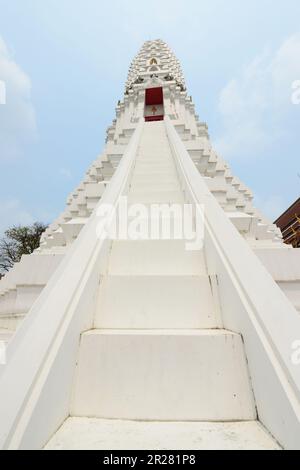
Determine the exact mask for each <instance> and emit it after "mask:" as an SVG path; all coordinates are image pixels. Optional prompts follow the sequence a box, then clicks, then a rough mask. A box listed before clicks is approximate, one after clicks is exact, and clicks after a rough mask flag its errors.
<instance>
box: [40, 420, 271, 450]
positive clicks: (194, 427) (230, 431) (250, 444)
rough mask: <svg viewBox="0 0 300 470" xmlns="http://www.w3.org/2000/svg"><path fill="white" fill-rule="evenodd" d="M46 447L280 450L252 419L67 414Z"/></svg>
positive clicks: (77, 448)
mask: <svg viewBox="0 0 300 470" xmlns="http://www.w3.org/2000/svg"><path fill="white" fill-rule="evenodd" d="M45 449H46V450H62V449H65V450H107V449H110V450H170V449H176V450H280V447H279V445H278V444H277V443H276V442H275V441H274V439H273V438H272V437H271V436H270V435H269V434H268V433H267V431H266V430H265V429H264V428H263V427H262V426H261V425H260V424H259V423H258V422H256V421H251V422H247V421H244V422H242V423H241V422H232V423H205V422H204V423H191V422H188V423H187V422H181V423H178V422H177V423H175V422H168V423H159V422H137V421H120V420H105V419H88V418H69V419H67V421H66V422H65V423H64V424H63V426H62V427H61V429H60V430H59V431H58V432H57V433H56V435H55V436H54V437H53V438H52V439H51V440H50V442H49V443H48V445H47V446H46V447H45Z"/></svg>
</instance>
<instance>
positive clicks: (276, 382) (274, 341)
mask: <svg viewBox="0 0 300 470" xmlns="http://www.w3.org/2000/svg"><path fill="white" fill-rule="evenodd" d="M165 122H166V130H167V134H168V137H169V141H170V144H171V147H172V149H173V154H174V158H175V161H176V164H177V169H178V174H179V177H180V179H181V181H182V185H183V189H184V191H185V193H186V198H187V200H188V201H189V202H191V203H193V204H201V205H203V206H204V224H205V242H204V244H205V255H206V259H207V264H208V268H209V271H210V274H216V275H217V278H218V290H219V297H220V303H221V309H222V319H223V323H224V327H225V328H227V329H230V330H234V331H237V332H239V333H241V334H242V335H243V338H244V342H245V349H246V354H247V359H248V363H249V370H250V375H251V379H252V385H253V389H254V394H255V398H256V406H257V410H258V415H259V419H260V420H261V422H262V423H263V424H264V425H265V426H266V427H267V428H268V429H269V431H270V432H271V433H272V434H273V435H274V436H275V438H277V440H278V441H279V442H280V443H281V444H282V445H283V446H285V447H286V448H300V364H297V363H295V361H293V359H292V358H293V352H294V350H293V345H295V344H296V341H297V340H299V339H300V316H299V313H298V312H297V311H296V310H295V308H294V307H293V306H292V304H291V303H290V302H289V300H288V299H287V297H286V296H285V295H284V294H283V292H282V291H281V290H280V288H279V287H278V286H277V285H276V283H275V281H274V280H273V278H272V277H271V275H270V274H269V273H268V272H267V270H266V269H265V267H264V266H263V265H262V263H261V262H260V260H259V259H258V257H257V256H256V255H255V254H254V253H253V251H252V250H251V248H250V247H249V246H248V244H247V242H246V241H245V240H244V239H243V238H242V236H241V235H240V234H239V233H238V231H237V230H236V228H235V227H234V226H233V224H232V223H231V222H230V220H229V219H228V217H227V216H226V214H225V212H224V211H223V209H222V208H221V207H220V206H219V204H218V202H217V201H216V199H215V198H214V196H213V195H212V193H211V192H210V191H209V189H208V188H207V186H206V184H205V181H204V179H203V178H202V177H201V175H200V173H199V172H198V170H197V169H196V167H195V165H194V163H193V161H192V159H191V158H190V156H189V154H188V152H187V150H186V149H185V147H184V144H183V142H182V141H181V139H180V137H179V135H178V133H177V132H176V130H175V128H174V126H173V124H172V122H171V120H170V119H169V118H168V117H166V120H165Z"/></svg>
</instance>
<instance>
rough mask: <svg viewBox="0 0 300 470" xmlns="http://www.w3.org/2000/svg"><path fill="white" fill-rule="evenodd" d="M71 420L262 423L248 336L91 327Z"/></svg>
mask: <svg viewBox="0 0 300 470" xmlns="http://www.w3.org/2000/svg"><path fill="white" fill-rule="evenodd" d="M70 415H71V416H81V417H98V418H109V419H114V418H116V419H137V420H157V421H242V420H254V419H256V411H255V406H254V401H253V396H252V391H251V385H250V380H249V376H248V370H247V364H246V359H245V355H244V348H243V342H242V339H241V336H240V335H238V334H235V333H232V332H229V331H225V330H91V331H88V332H86V333H84V334H83V335H82V337H81V343H80V349H79V357H78V364H77V370H76V374H75V383H74V389H73V399H72V404H71V412H70Z"/></svg>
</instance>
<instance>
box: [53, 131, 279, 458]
mask: <svg viewBox="0 0 300 470" xmlns="http://www.w3.org/2000/svg"><path fill="white" fill-rule="evenodd" d="M128 196H129V203H134V202H137V203H145V204H146V205H147V208H148V206H149V204H151V203H169V204H172V203H174V202H179V203H180V204H182V203H183V202H184V195H183V192H182V191H181V189H180V184H179V180H178V178H177V175H176V168H175V165H174V161H173V158H172V154H171V151H170V147H169V145H168V140H167V137H166V133H165V128H164V123H155V124H151V125H149V126H145V129H144V134H143V137H142V139H141V143H140V148H139V153H138V157H137V161H136V165H135V168H134V170H133V174H132V179H131V185H130V187H129V193H128ZM174 217H175V218H176V215H174ZM212 281H213V282H211V278H209V277H208V274H207V269H206V263H205V258H204V254H203V251H200V250H199V251H187V249H186V242H185V241H184V240H151V241H150V240H132V241H130V240H125V241H114V242H113V244H112V249H111V253H110V257H109V262H108V265H107V269H106V270H105V271H104V272H103V276H102V278H101V282H100V288H99V297H98V304H97V308H96V312H95V317H94V327H95V328H96V329H94V330H90V331H87V332H85V333H83V334H82V337H81V342H80V347H79V353H78V358H77V368H76V373H75V378H74V386H73V393H72V399H71V405H70V415H71V416H72V417H73V418H70V419H68V420H67V421H66V423H65V424H64V425H63V427H62V428H61V429H60V430H59V431H58V432H57V434H56V435H55V436H54V438H53V439H52V440H51V442H50V443H49V446H48V448H64V449H67V448H76V449H80V448H91V449H101V448H106V449H121V448H122V449H125V448H128V449H139V448H141V449H142V448H146V449H151V448H153V449H165V448H169V449H172V448H173V449H185V448H186V449H193V448H199V449H201V448H206V449H209V448H220V449H222V448H225V449H226V448H228V449H230V448H232V449H239V448H241V449H246V448H258V449H263V448H277V445H276V443H275V442H274V441H273V440H272V439H271V438H270V436H268V435H267V433H266V432H265V431H264V429H263V428H262V427H261V426H260V425H259V423H257V422H256V418H257V414H256V408H255V403H254V398H253V393H252V387H251V381H250V377H249V374H248V367H247V361H246V357H245V352H244V346H243V341H242V338H241V336H240V335H238V334H236V333H233V332H230V331H226V330H221V329H218V328H220V327H221V320H220V312H219V309H218V299H217V298H216V292H215V289H216V287H214V289H212V285H214V286H216V285H217V284H216V283H215V282H214V281H215V280H214V279H212ZM95 418H98V419H95ZM107 419H109V420H108V421H107ZM114 420H118V421H114ZM120 420H127V421H120ZM128 420H133V421H128ZM136 420H138V421H139V422H137V421H136ZM157 421H158V422H157Z"/></svg>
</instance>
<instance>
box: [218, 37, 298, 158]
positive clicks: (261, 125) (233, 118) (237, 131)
mask: <svg viewBox="0 0 300 470" xmlns="http://www.w3.org/2000/svg"><path fill="white" fill-rule="evenodd" d="M299 57H300V33H298V34H295V35H294V36H291V37H290V38H288V39H287V40H286V41H284V42H283V44H282V45H281V46H280V47H279V49H278V50H277V51H276V52H275V53H272V52H270V51H269V50H265V51H263V53H262V54H260V56H258V57H256V58H255V59H254V60H253V61H252V62H251V63H250V64H248V65H247V66H246V67H244V68H243V70H242V71H241V72H240V74H239V75H238V77H236V78H233V79H232V80H231V81H230V82H229V83H228V84H227V85H226V86H225V87H224V89H223V90H222V91H221V94H220V98H219V111H220V114H221V118H222V132H221V134H220V135H219V136H218V137H217V139H216V142H215V146H216V148H217V150H218V151H219V152H221V153H223V154H224V156H226V157H227V158H228V157H239V156H243V155H245V154H246V155H251V154H252V155H255V153H256V152H258V151H261V150H263V149H266V148H268V147H269V146H271V145H273V144H274V143H276V142H278V141H279V140H280V139H281V137H282V136H284V135H285V133H286V132H288V131H287V128H288V126H284V125H283V123H285V122H286V119H288V118H289V116H290V115H292V113H293V112H295V106H294V105H293V103H292V95H293V84H294V83H295V81H297V80H298V79H300V60H299ZM284 129H285V130H284Z"/></svg>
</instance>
